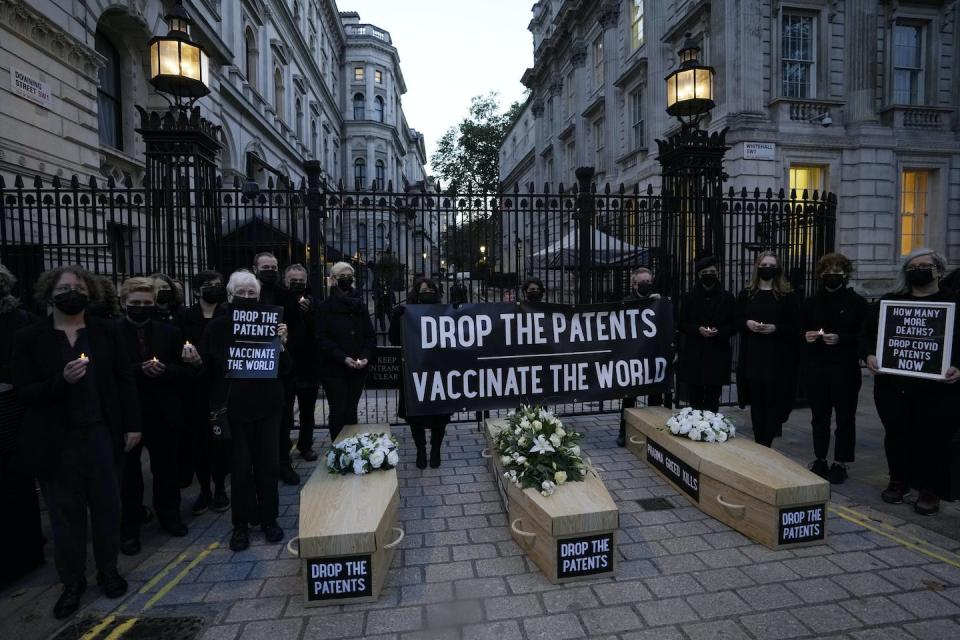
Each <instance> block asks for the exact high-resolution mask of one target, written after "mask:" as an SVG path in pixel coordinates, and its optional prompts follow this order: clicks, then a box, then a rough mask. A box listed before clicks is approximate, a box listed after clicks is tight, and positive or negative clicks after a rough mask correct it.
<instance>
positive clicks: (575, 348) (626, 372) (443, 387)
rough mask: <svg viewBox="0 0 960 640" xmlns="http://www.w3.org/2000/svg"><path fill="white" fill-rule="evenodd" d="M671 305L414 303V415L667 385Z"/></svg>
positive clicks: (617, 394)
mask: <svg viewBox="0 0 960 640" xmlns="http://www.w3.org/2000/svg"><path fill="white" fill-rule="evenodd" d="M672 327H673V318H672V306H671V305H670V303H669V302H667V301H664V300H657V301H655V302H653V303H651V304H649V305H648V306H644V307H641V306H639V305H638V304H637V303H632V304H622V303H613V304H598V305H580V306H573V305H554V304H537V303H529V302H522V303H490V304H467V305H461V306H460V307H457V308H454V307H452V306H450V305H410V306H408V307H407V310H406V312H405V313H404V314H403V359H404V370H403V388H404V392H405V394H406V400H407V413H408V415H414V416H415V415H428V414H436V413H453V412H456V411H460V410H480V409H498V408H507V407H516V406H517V405H519V404H521V403H530V404H533V403H561V402H575V401H596V400H611V399H615V398H622V397H625V396H636V395H643V394H645V393H650V392H653V391H662V390H666V389H667V388H668V385H669V379H670V378H669V367H670V362H672V349H671V338H672V335H673V329H672Z"/></svg>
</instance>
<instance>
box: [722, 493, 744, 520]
mask: <svg viewBox="0 0 960 640" xmlns="http://www.w3.org/2000/svg"><path fill="white" fill-rule="evenodd" d="M717 502H719V503H720V506H721V507H723V508H724V509H726V510H727V511H731V512H733V514H734V515H736V516H737V517H738V518H742V517H743V516H745V515H746V513H747V508H746V507H745V506H743V505H742V504H733V503H732V502H727V501H726V500H724V499H723V496H722V495H720V494H717Z"/></svg>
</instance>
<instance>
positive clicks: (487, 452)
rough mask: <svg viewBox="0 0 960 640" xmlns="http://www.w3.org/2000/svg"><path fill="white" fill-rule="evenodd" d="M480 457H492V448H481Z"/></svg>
mask: <svg viewBox="0 0 960 640" xmlns="http://www.w3.org/2000/svg"><path fill="white" fill-rule="evenodd" d="M480 457H481V458H487V459H490V458H492V457H493V454H492V453H490V448H489V447H487V448H484V449H481V450H480Z"/></svg>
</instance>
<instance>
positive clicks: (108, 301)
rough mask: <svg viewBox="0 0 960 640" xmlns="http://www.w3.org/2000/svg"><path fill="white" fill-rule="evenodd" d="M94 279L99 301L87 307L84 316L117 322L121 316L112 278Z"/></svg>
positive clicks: (118, 298)
mask: <svg viewBox="0 0 960 640" xmlns="http://www.w3.org/2000/svg"><path fill="white" fill-rule="evenodd" d="M94 277H95V278H96V279H97V286H99V287H100V299H99V300H97V301H95V302H91V303H90V304H89V305H87V309H86V314H87V315H88V316H96V317H98V318H102V319H104V320H119V319H120V318H122V317H123V315H122V314H121V313H120V297H119V296H118V295H117V287H116V286H114V284H113V278H111V277H110V276H94Z"/></svg>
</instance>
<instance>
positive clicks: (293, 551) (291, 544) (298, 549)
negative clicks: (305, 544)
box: [287, 536, 300, 558]
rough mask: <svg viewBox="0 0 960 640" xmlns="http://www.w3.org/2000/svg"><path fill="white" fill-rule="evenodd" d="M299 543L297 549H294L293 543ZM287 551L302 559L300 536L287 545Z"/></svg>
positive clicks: (291, 539)
mask: <svg viewBox="0 0 960 640" xmlns="http://www.w3.org/2000/svg"><path fill="white" fill-rule="evenodd" d="M294 542H296V543H297V548H296V549H294V548H293V543H294ZM287 551H288V552H290V555H293V556H297V557H298V558H299V557H300V536H297V537H295V538H290V542H288V543H287Z"/></svg>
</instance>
